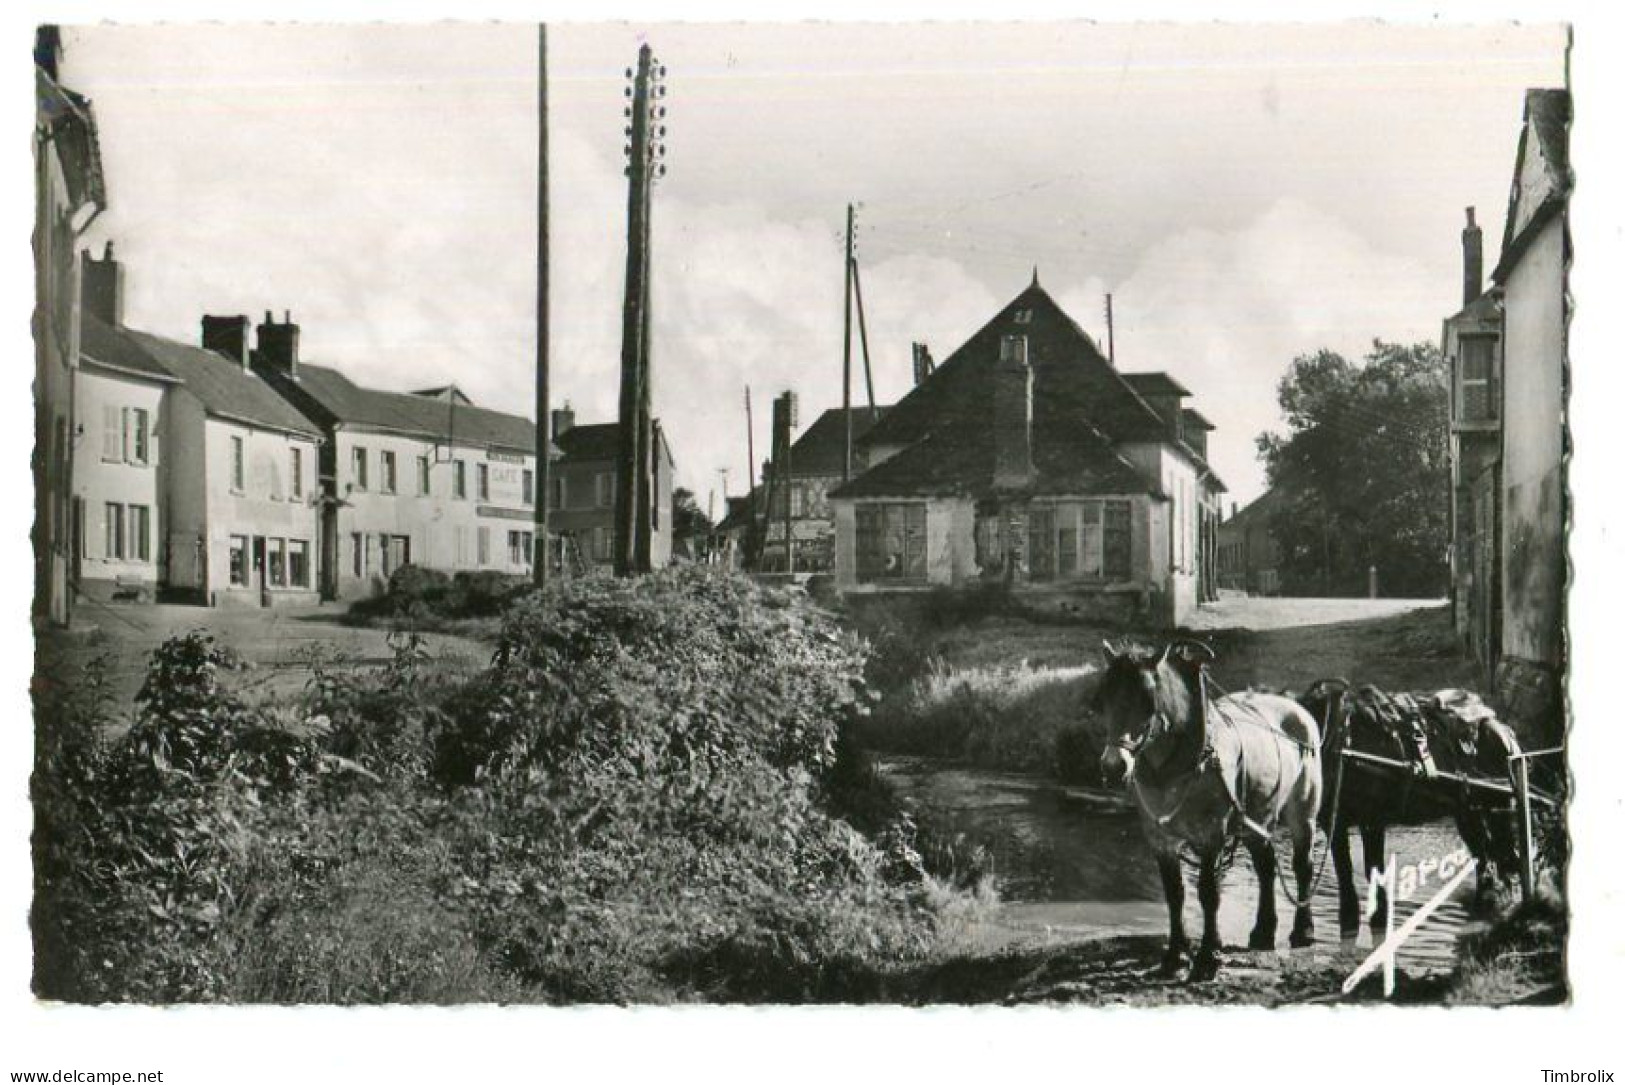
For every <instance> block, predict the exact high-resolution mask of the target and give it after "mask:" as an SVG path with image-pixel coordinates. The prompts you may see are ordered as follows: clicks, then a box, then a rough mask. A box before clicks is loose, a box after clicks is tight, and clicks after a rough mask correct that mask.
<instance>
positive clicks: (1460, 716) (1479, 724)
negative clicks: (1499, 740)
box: [1349, 686, 1502, 778]
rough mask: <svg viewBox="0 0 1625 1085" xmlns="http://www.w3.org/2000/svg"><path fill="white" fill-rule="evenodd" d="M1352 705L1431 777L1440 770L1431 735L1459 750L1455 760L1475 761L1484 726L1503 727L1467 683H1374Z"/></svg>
mask: <svg viewBox="0 0 1625 1085" xmlns="http://www.w3.org/2000/svg"><path fill="white" fill-rule="evenodd" d="M1349 711H1350V712H1355V713H1359V714H1361V715H1362V716H1363V717H1364V718H1365V719H1366V720H1368V721H1369V722H1371V723H1375V724H1377V725H1378V726H1380V727H1382V728H1383V729H1384V730H1386V731H1387V732H1388V733H1389V734H1390V735H1392V736H1393V737H1394V739H1395V740H1396V742H1397V744H1398V745H1399V747H1400V748H1401V749H1403V750H1404V751H1405V759H1406V760H1407V761H1408V762H1410V763H1411V765H1412V766H1413V770H1414V771H1415V772H1416V773H1417V774H1418V775H1421V776H1426V777H1429V778H1431V777H1433V776H1434V775H1435V774H1436V773H1437V771H1438V770H1437V769H1436V767H1435V766H1434V761H1433V752H1432V750H1431V748H1430V746H1429V742H1430V736H1431V740H1432V741H1434V742H1441V743H1443V742H1448V743H1449V745H1450V747H1451V750H1450V752H1451V753H1453V754H1455V755H1456V756H1455V757H1453V758H1452V760H1454V761H1457V762H1459V763H1463V764H1472V763H1473V762H1474V761H1475V760H1476V759H1477V757H1478V753H1479V747H1480V745H1481V744H1482V739H1483V737H1484V735H1485V734H1486V729H1488V730H1489V731H1496V730H1498V729H1500V728H1501V727H1502V725H1501V723H1500V721H1499V720H1498V719H1497V718H1496V715H1495V710H1494V709H1492V708H1490V706H1489V705H1487V704H1485V703H1484V700H1483V698H1481V697H1479V696H1478V694H1476V693H1473V692H1471V691H1470V690H1464V689H1442V690H1439V691H1437V692H1435V693H1387V692H1384V691H1383V690H1380V689H1378V688H1377V687H1376V686H1362V687H1361V688H1360V689H1359V690H1357V691H1356V692H1355V693H1354V694H1352V695H1351V697H1350V700H1349ZM1430 725H1431V726H1430ZM1492 746H1493V743H1492Z"/></svg>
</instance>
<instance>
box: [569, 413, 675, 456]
mask: <svg viewBox="0 0 1625 1085" xmlns="http://www.w3.org/2000/svg"><path fill="white" fill-rule="evenodd" d="M655 430H656V431H657V432H658V433H659V434H660V444H661V447H662V448H663V449H664V451H665V453H666V459H667V460H672V458H673V457H672V454H671V444H670V443H669V442H668V441H667V440H666V430H665V427H663V426H661V425H660V420H659V419H656V420H655ZM620 432H621V427H620V425H619V424H617V423H615V422H596V423H592V424H589V425H580V426H571V427H570V428H569V429H567V430H565V431H564V432H563V433H561V434H559V435H558V436H557V437H555V438H553V443H554V445H556V446H557V447H558V449H559V451H560V452H561V453H562V454H563V461H564V462H565V463H569V462H571V461H575V462H578V463H579V462H592V463H598V462H602V461H605V460H613V459H615V457H616V456H617V455H619V454H620Z"/></svg>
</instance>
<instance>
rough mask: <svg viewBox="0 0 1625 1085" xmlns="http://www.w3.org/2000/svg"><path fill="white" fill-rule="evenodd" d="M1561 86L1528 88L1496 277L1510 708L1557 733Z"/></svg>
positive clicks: (1563, 314)
mask: <svg viewBox="0 0 1625 1085" xmlns="http://www.w3.org/2000/svg"><path fill="white" fill-rule="evenodd" d="M1569 120H1570V102H1569V95H1568V92H1567V91H1563V90H1531V91H1529V92H1528V95H1527V97H1526V99H1525V106H1524V124H1523V133H1522V136H1521V137H1520V139H1519V143H1518V156H1517V163H1516V166H1515V169H1514V175H1513V183H1512V194H1511V198H1510V200H1509V201H1508V209H1507V222H1506V230H1505V234H1504V237H1503V242H1502V247H1501V259H1500V262H1499V264H1498V266H1497V267H1496V269H1495V274H1494V278H1495V282H1496V284H1497V285H1498V286H1499V287H1500V289H1501V295H1502V297H1501V307H1502V330H1501V373H1502V384H1503V392H1502V394H1503V396H1504V403H1505V404H1507V405H1510V406H1512V407H1513V408H1515V409H1510V410H1504V411H1503V412H1502V413H1503V418H1502V421H1501V463H1500V472H1501V479H1500V487H1501V501H1502V503H1501V523H1500V524H1499V525H1498V527H1499V538H1500V550H1501V552H1500V555H1499V557H1500V567H1501V586H1500V595H1501V603H1500V615H1499V624H1500V638H1499V639H1500V655H1499V658H1498V659H1497V660H1496V662H1495V669H1496V689H1497V692H1498V694H1499V695H1500V697H1501V699H1502V700H1503V702H1504V703H1505V704H1506V705H1507V707H1508V709H1509V711H1510V712H1511V713H1512V714H1513V716H1514V717H1515V718H1520V719H1525V720H1529V721H1531V722H1535V723H1537V724H1539V725H1540V726H1541V727H1542V729H1544V730H1546V731H1548V732H1549V733H1560V727H1561V719H1562V695H1561V679H1562V674H1563V671H1564V667H1565V665H1566V659H1567V652H1566V647H1565V644H1564V615H1565V610H1566V594H1567V587H1568V551H1567V546H1566V535H1567V522H1568V483H1567V465H1566V459H1567V455H1566V454H1567V442H1568V437H1567V430H1566V428H1565V419H1566V412H1567V401H1568V291H1567V284H1568V264H1569V233H1568V198H1569V192H1570V189H1571V187H1572V175H1571V174H1570V171H1569V160H1568V125H1569Z"/></svg>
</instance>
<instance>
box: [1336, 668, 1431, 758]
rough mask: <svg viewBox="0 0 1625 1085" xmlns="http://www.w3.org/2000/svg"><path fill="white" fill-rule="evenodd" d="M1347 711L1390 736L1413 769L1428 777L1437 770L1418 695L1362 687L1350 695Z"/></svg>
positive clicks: (1373, 687)
mask: <svg viewBox="0 0 1625 1085" xmlns="http://www.w3.org/2000/svg"><path fill="white" fill-rule="evenodd" d="M1349 711H1350V713H1352V714H1355V715H1358V716H1361V717H1362V718H1364V719H1365V720H1367V721H1369V722H1371V723H1374V724H1376V725H1377V726H1379V727H1381V728H1382V729H1383V730H1385V731H1387V732H1388V733H1389V734H1390V735H1392V736H1393V738H1394V740H1395V741H1396V742H1397V744H1398V745H1399V748H1400V749H1402V750H1403V751H1404V752H1405V760H1406V761H1408V762H1409V763H1410V765H1411V768H1412V771H1414V772H1416V773H1417V774H1418V775H1421V776H1426V777H1428V778H1430V779H1431V778H1432V777H1433V776H1435V775H1436V774H1437V773H1438V769H1437V768H1436V767H1435V766H1434V763H1433V752H1432V751H1431V750H1430V749H1429V748H1428V735H1427V726H1426V722H1425V720H1424V717H1423V711H1422V702H1421V701H1420V700H1419V699H1418V698H1417V697H1415V696H1413V695H1412V694H1409V693H1386V692H1384V691H1383V690H1380V689H1378V688H1377V687H1376V686H1361V687H1360V688H1359V689H1357V690H1355V691H1354V693H1353V694H1352V695H1351V696H1350V698H1349Z"/></svg>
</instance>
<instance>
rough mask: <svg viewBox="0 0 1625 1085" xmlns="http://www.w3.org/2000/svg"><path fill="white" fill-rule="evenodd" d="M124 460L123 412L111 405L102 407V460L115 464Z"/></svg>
mask: <svg viewBox="0 0 1625 1085" xmlns="http://www.w3.org/2000/svg"><path fill="white" fill-rule="evenodd" d="M123 458H124V412H123V411H121V410H119V409H118V408H117V407H114V406H112V405H111V404H104V405H103V406H102V459H103V460H105V461H107V462H108V463H117V462H118V461H120V460H122V459H123Z"/></svg>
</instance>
